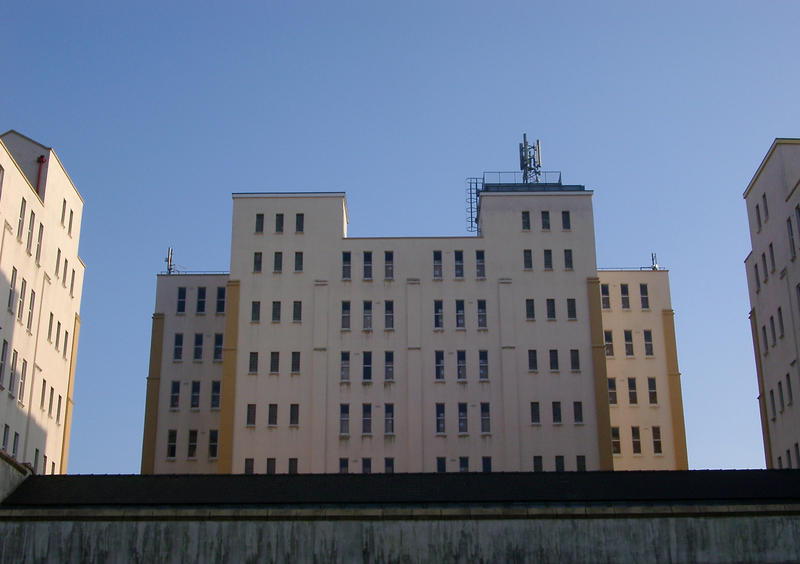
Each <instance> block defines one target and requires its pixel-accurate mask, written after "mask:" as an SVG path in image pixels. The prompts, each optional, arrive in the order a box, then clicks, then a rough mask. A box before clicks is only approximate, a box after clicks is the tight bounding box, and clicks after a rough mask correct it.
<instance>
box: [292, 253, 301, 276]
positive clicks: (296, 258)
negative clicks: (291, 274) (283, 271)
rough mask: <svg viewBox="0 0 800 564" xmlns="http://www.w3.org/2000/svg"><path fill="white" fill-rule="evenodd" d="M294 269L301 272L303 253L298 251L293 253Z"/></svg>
mask: <svg viewBox="0 0 800 564" xmlns="http://www.w3.org/2000/svg"><path fill="white" fill-rule="evenodd" d="M294 271H295V272H303V253H302V252H300V251H297V252H296V253H295V254H294Z"/></svg>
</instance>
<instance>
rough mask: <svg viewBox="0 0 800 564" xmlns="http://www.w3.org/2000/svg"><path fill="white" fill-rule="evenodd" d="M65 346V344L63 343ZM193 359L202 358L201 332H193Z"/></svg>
mask: <svg viewBox="0 0 800 564" xmlns="http://www.w3.org/2000/svg"><path fill="white" fill-rule="evenodd" d="M65 346H66V344H65ZM192 359H193V360H203V334H202V333H195V334H194V355H193V356H192Z"/></svg>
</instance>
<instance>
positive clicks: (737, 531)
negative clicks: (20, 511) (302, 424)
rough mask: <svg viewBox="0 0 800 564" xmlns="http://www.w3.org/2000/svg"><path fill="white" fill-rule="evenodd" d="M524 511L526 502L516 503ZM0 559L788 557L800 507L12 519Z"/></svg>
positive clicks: (2, 528) (795, 552) (799, 549)
mask: <svg viewBox="0 0 800 564" xmlns="http://www.w3.org/2000/svg"><path fill="white" fill-rule="evenodd" d="M523 511H524V509H523ZM14 519H15V518H14V517H9V516H8V514H6V515H2V516H0V561H2V562H15V563H16V562H44V561H50V562H193V563H194V562H237V563H238V562H311V561H313V562H637V563H645V562H788V561H797V560H798V559H800V515H780V514H772V515H769V516H764V515H761V516H755V515H752V514H750V515H748V514H743V515H736V514H732V515H729V516H725V515H721V514H716V515H713V516H706V517H697V516H679V517H669V516H640V517H636V516H632V515H629V516H627V517H613V516H611V515H608V516H606V517H591V518H586V517H584V518H581V517H573V518H563V517H561V518H546V517H541V518H506V519H500V518H490V519H465V518H456V519H450V520H443V519H438V520H430V519H421V520H414V519H400V520H368V519H365V520H357V519H344V520H295V521H292V520H282V521H271V520H259V519H252V520H244V521H241V520H187V521H181V520H178V521H169V520H165V519H164V516H162V517H161V520H152V521H148V520H134V521H126V520H122V521H110V520H107V521H94V520H88V521H81V520H42V521H24V520H14Z"/></svg>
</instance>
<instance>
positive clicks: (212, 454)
mask: <svg viewBox="0 0 800 564" xmlns="http://www.w3.org/2000/svg"><path fill="white" fill-rule="evenodd" d="M218 447H219V431H218V430H217V429H210V430H209V431H208V457H209V458H210V459H212V460H213V459H215V458H217V449H218Z"/></svg>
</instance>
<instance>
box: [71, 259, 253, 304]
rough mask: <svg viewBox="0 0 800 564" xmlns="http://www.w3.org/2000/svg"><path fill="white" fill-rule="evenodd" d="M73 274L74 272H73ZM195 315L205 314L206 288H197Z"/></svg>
mask: <svg viewBox="0 0 800 564" xmlns="http://www.w3.org/2000/svg"><path fill="white" fill-rule="evenodd" d="M259 254H260V253H259ZM73 272H74V270H73ZM196 311H197V313H201V314H202V313H205V312H206V287H205V286H200V287H199V288H197V308H196Z"/></svg>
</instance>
